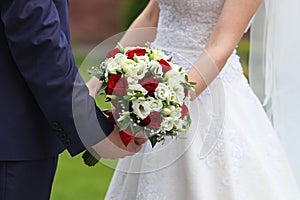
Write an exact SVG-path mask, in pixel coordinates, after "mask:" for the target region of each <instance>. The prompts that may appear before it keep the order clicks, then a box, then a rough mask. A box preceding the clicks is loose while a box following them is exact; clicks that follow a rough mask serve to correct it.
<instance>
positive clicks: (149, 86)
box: [140, 77, 158, 96]
mask: <svg viewBox="0 0 300 200" xmlns="http://www.w3.org/2000/svg"><path fill="white" fill-rule="evenodd" d="M140 84H141V85H142V86H143V88H145V89H146V90H147V91H148V95H149V96H152V95H153V94H154V92H155V90H156V88H157V86H158V79H157V78H153V77H149V78H145V79H144V80H143V81H142V82H141V83H140Z"/></svg>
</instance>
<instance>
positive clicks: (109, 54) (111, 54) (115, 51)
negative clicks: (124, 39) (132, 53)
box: [106, 48, 120, 58]
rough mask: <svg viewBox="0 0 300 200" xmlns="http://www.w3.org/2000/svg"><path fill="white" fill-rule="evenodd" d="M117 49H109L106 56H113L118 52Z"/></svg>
mask: <svg viewBox="0 0 300 200" xmlns="http://www.w3.org/2000/svg"><path fill="white" fill-rule="evenodd" d="M119 52H120V51H119V49H118V48H114V49H113V50H111V51H110V52H108V53H107V54H106V58H111V57H114V56H115V55H116V54H117V53H119Z"/></svg>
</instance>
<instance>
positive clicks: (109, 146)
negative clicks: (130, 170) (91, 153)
mask: <svg viewBox="0 0 300 200" xmlns="http://www.w3.org/2000/svg"><path fill="white" fill-rule="evenodd" d="M142 144H143V143H140V142H135V140H132V141H131V142H130V143H129V144H128V146H127V147H126V146H125V145H124V144H123V142H122V140H121V138H120V134H119V132H118V129H117V128H115V129H114V130H113V132H112V133H111V134H109V136H108V137H107V138H105V139H104V140H102V141H101V142H99V143H98V144H96V145H94V146H93V147H92V148H93V149H94V150H95V151H96V152H97V153H98V154H99V155H100V156H101V157H102V158H108V159H117V158H124V157H126V156H132V155H134V154H135V153H137V152H139V151H140V150H141V149H142Z"/></svg>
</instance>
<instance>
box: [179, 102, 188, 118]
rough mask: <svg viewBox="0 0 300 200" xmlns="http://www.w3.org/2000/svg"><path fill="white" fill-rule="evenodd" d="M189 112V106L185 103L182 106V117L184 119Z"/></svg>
mask: <svg viewBox="0 0 300 200" xmlns="http://www.w3.org/2000/svg"><path fill="white" fill-rule="evenodd" d="M188 113H189V109H188V107H187V106H186V105H185V104H183V105H182V106H181V119H183V118H184V117H185V116H186V115H187V114H188Z"/></svg>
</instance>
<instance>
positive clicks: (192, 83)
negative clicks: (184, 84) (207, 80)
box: [189, 82, 197, 85]
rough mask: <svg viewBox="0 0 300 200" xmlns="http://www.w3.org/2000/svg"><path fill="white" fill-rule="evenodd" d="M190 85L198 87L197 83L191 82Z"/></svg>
mask: <svg viewBox="0 0 300 200" xmlns="http://www.w3.org/2000/svg"><path fill="white" fill-rule="evenodd" d="M189 84H191V85H197V83H196V82H189Z"/></svg>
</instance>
